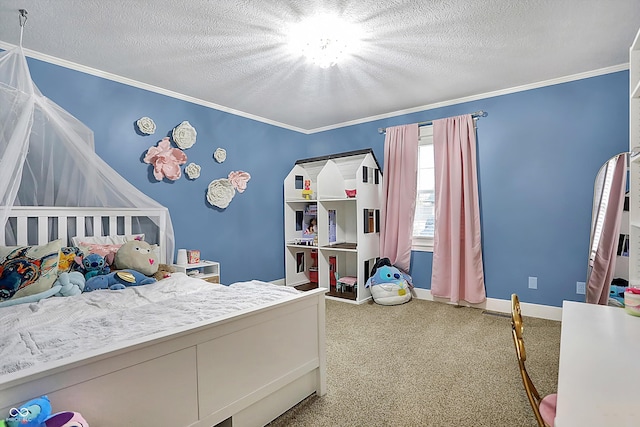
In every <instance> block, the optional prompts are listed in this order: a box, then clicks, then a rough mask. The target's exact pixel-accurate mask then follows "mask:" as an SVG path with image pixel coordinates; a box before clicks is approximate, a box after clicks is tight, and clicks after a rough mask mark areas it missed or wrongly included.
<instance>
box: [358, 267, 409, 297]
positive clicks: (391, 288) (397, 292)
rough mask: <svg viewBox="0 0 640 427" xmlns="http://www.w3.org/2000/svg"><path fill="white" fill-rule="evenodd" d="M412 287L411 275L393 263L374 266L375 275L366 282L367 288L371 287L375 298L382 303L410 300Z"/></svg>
mask: <svg viewBox="0 0 640 427" xmlns="http://www.w3.org/2000/svg"><path fill="white" fill-rule="evenodd" d="M389 264H390V263H389ZM412 287H413V285H412V282H411V276H409V275H408V274H406V273H403V272H402V271H400V270H399V269H398V268H397V267H394V266H393V265H382V266H379V267H377V268H374V271H373V275H372V276H371V277H369V280H367V283H366V284H365V288H371V296H372V297H373V300H374V301H375V302H376V303H378V304H381V305H396V304H403V303H405V302H407V301H410V300H411V288H412Z"/></svg>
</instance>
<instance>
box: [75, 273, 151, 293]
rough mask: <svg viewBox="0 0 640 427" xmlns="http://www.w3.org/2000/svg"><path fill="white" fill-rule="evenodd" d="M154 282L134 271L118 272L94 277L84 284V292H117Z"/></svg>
mask: <svg viewBox="0 0 640 427" xmlns="http://www.w3.org/2000/svg"><path fill="white" fill-rule="evenodd" d="M154 282H156V279H154V278H153V277H148V276H145V275H144V274H142V273H140V272H139V271H136V270H118V271H114V272H113V273H109V274H103V275H100V276H94V277H92V278H90V279H88V280H87V282H86V283H85V284H84V292H91V291H95V290H98V289H111V290H118V289H124V288H126V287H128V286H140V285H148V284H149V283H154Z"/></svg>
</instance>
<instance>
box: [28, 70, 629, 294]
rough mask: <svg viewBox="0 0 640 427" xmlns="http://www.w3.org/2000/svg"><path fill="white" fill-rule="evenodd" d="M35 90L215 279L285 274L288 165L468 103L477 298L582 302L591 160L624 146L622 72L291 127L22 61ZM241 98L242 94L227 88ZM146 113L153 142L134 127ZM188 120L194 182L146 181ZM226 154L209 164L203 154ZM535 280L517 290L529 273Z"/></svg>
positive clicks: (417, 273)
mask: <svg viewBox="0 0 640 427" xmlns="http://www.w3.org/2000/svg"><path fill="white" fill-rule="evenodd" d="M29 65H30V67H31V72H32V75H33V79H34V81H35V82H36V84H37V85H38V87H39V88H40V90H41V92H42V93H43V94H44V95H46V96H47V97H49V98H50V99H52V100H53V101H54V102H56V103H58V104H59V105H60V106H61V107H62V108H64V109H65V110H67V111H69V112H70V113H71V114H73V115H74V116H76V117H77V118H78V119H80V120H81V121H82V122H84V123H85V124H86V125H87V126H89V127H90V128H91V129H92V130H93V131H94V133H95V141H96V152H97V153H98V154H99V155H100V156H101V157H102V158H103V159H105V160H106V161H107V162H108V163H109V164H110V165H111V166H112V167H113V168H114V169H115V170H117V171H118V172H119V173H120V174H121V175H122V176H124V177H125V178H126V179H127V180H129V181H130V182H132V183H133V184H134V185H135V186H136V187H138V188H139V189H141V190H142V191H144V192H145V193H146V194H148V195H149V196H151V197H153V198H154V199H155V200H157V201H158V202H160V203H161V204H163V205H165V206H167V207H169V209H170V212H171V216H172V219H173V224H174V229H175V233H176V247H178V248H194V249H196V248H197V249H200V250H201V252H202V257H203V258H204V259H212V260H217V261H220V262H221V269H222V281H223V282H224V283H232V282H234V281H239V280H249V279H254V278H255V279H261V280H276V279H281V278H282V277H283V276H284V265H283V264H284V249H283V224H282V222H283V191H282V183H283V180H284V178H285V177H286V175H287V173H288V172H289V170H290V169H291V167H292V166H293V164H294V162H295V160H297V159H300V158H307V157H314V156H319V155H325V154H331V153H336V152H343V151H350V150H355V149H361V148H367V147H371V148H373V150H374V152H375V154H376V157H377V158H378V161H379V162H381V163H382V162H383V161H384V158H383V157H384V156H383V143H384V137H383V136H382V135H380V134H379V133H378V132H377V129H378V128H379V127H386V126H392V125H398V124H405V123H412V122H416V121H424V120H431V119H436V118H441V117H447V116H453V115H459V114H466V113H469V112H472V111H476V110H479V109H482V110H485V111H487V112H488V114H489V115H488V116H487V117H484V118H482V119H480V120H479V122H478V133H477V135H478V168H479V183H480V205H481V216H482V233H483V248H484V266H485V280H486V288H487V296H488V297H490V298H499V299H508V298H509V297H510V295H511V293H512V292H517V293H518V294H519V295H520V297H521V300H522V301H526V302H531V303H539V304H547V305H554V306H561V305H562V300H563V299H573V300H582V299H583V297H582V296H581V295H576V293H575V288H576V281H584V280H585V277H586V264H587V262H586V258H587V248H588V244H589V226H590V221H591V202H592V192H593V181H594V178H595V175H596V173H597V171H598V169H599V167H600V165H601V164H602V163H604V162H605V161H606V160H607V159H608V158H609V157H611V156H612V155H614V154H617V153H618V152H621V151H625V150H627V149H628V144H629V143H628V141H629V137H628V135H629V129H628V128H629V107H628V72H626V71H624V72H617V73H612V74H607V75H603V76H599V77H593V78H589V79H584V80H579V81H574V82H569V83H563V84H558V85H554V86H549V87H544V88H540V89H534V90H529V91H524V92H518V93H514V94H509V95H503V96H497V97H492V98H487V99H483V100H480V101H473V102H467V103H462V104H457V105H454V106H449V107H443V108H438V109H432V110H428V111H424V112H419V113H413V114H407V115H403V116H398V117H394V118H390V119H385V120H378V121H375V122H369V123H364V124H360V125H354V126H349V127H344V128H340V129H336V130H332V131H327V132H322V133H317V134H313V135H303V134H300V133H297V132H293V131H289V130H286V129H282V128H279V127H276V126H271V125H267V124H264V123H260V122H256V121H253V120H249V119H245V118H242V117H238V116H234V115H232V114H228V113H224V112H221V111H217V110H213V109H210V108H206V107H202V106H199V105H195V104H191V103H188V102H184V101H180V100H177V99H173V98H170V97H167V96H163V95H158V94H155V93H151V92H148V91H145V90H141V89H137V88H133V87H129V86H126V85H123V84H119V83H114V82H112V81H109V80H106V79H102V78H98V77H94V76H90V75H87V74H83V73H80V72H76V71H72V70H68V69H65V68H62V67H58V66H54V65H51V64H47V63H44V62H40V61H37V60H29ZM238 94H239V96H241V90H239V91H238ZM142 116H149V117H151V118H152V119H153V120H154V121H155V122H156V125H157V131H156V134H155V135H152V136H140V135H137V134H136V132H135V128H134V125H135V121H136V120H137V119H138V118H140V117H142ZM183 120H188V121H189V122H190V123H191V124H192V125H193V126H194V127H195V128H196V129H197V131H198V138H197V143H196V144H195V145H194V146H193V147H192V148H190V149H188V150H186V154H187V156H188V157H189V162H190V161H194V162H196V163H198V164H200V165H201V166H202V174H201V176H200V178H198V179H197V180H195V181H189V180H187V179H186V178H185V177H182V178H180V179H179V180H178V181H175V182H167V181H163V182H157V181H155V179H154V178H153V176H152V174H151V173H150V166H149V165H146V164H144V163H142V161H141V159H142V157H144V154H145V153H146V150H147V149H148V148H149V147H150V146H152V145H155V144H156V143H157V142H158V140H159V139H161V138H162V137H163V136H165V135H166V134H168V133H169V132H170V131H171V130H172V129H173V127H175V126H176V125H178V124H179V123H180V122H182V121H183ZM217 147H223V148H225V149H226V150H227V160H226V161H225V162H224V163H222V164H218V163H216V162H215V160H213V157H212V154H213V151H214V150H215V149H216V148H217ZM234 170H244V171H247V172H249V173H250V174H251V181H249V184H248V188H247V190H246V191H245V192H244V193H242V194H237V195H236V197H235V198H234V199H233V201H232V202H231V204H230V205H229V207H228V208H227V209H225V210H219V209H216V208H212V207H211V206H210V205H208V204H207V203H206V199H205V193H206V188H207V185H208V184H209V182H210V181H212V180H213V179H217V178H224V177H226V176H227V175H228V173H229V172H230V171H234ZM431 260H432V258H431V253H427V252H414V253H413V255H412V269H411V274H412V276H413V279H414V282H415V284H416V285H417V286H418V287H421V288H429V287H430V277H431ZM529 276H536V277H537V278H538V289H537V290H529V289H528V287H527V283H528V277H529Z"/></svg>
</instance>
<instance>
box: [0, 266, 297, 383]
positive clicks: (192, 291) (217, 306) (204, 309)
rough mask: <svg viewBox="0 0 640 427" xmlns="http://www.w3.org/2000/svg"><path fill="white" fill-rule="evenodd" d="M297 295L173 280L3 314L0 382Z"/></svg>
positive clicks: (259, 286) (258, 286) (262, 285)
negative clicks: (24, 372) (76, 357)
mask: <svg viewBox="0 0 640 427" xmlns="http://www.w3.org/2000/svg"><path fill="white" fill-rule="evenodd" d="M299 292H300V291H297V290H296V289H294V288H291V287H286V286H279V285H274V284H271V283H267V282H261V281H256V280H253V281H249V282H238V283H234V284H232V285H229V286H224V285H219V284H214V283H209V282H206V281H204V280H201V279H195V278H191V277H188V276H186V275H185V274H183V273H174V274H173V275H172V276H171V277H169V278H166V279H163V280H161V281H159V282H157V283H154V284H150V285H145V286H136V287H130V288H127V289H124V290H118V291H110V290H100V291H95V292H88V293H83V294H80V295H76V296H72V297H52V298H48V299H46V300H42V301H40V302H38V303H32V304H21V305H16V306H10V307H3V308H0V381H2V376H3V375H7V374H10V373H15V372H18V371H22V370H29V369H30V368H32V367H34V366H37V365H40V364H42V363H46V362H52V361H56V360H62V359H65V358H67V357H71V356H77V355H78V354H81V353H91V352H95V351H98V350H102V349H104V348H105V346H108V347H110V348H114V347H117V346H124V345H127V343H137V342H140V340H141V339H142V338H144V337H149V338H150V339H151V338H154V337H157V336H158V335H162V334H167V333H168V332H170V331H179V330H184V329H186V328H191V327H196V326H198V324H200V323H206V322H209V321H211V320H214V319H218V318H221V317H222V316H225V315H229V314H233V313H238V312H241V311H243V310H250V309H254V308H257V307H259V306H261V305H267V304H268V303H270V302H274V301H279V300H282V299H285V298H291V297H293V296H295V295H297V294H298V293H299Z"/></svg>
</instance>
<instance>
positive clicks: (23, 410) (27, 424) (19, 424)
mask: <svg viewBox="0 0 640 427" xmlns="http://www.w3.org/2000/svg"><path fill="white" fill-rule="evenodd" d="M49 415H51V402H49V397H48V396H41V397H38V398H36V399H33V400H30V401H28V402H27V403H25V404H24V405H22V406H20V408H11V410H10V411H9V418H6V419H5V423H6V424H7V427H41V426H42V423H43V422H44V421H45V420H46V419H47V418H48V417H49Z"/></svg>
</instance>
